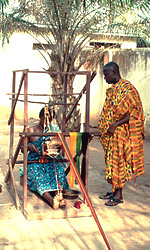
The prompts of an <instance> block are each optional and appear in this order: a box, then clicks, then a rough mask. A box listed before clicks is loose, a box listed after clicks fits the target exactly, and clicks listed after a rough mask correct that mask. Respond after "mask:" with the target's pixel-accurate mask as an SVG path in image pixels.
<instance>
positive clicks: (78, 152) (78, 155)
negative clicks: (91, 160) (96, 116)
mask: <svg viewBox="0 0 150 250" xmlns="http://www.w3.org/2000/svg"><path fill="white" fill-rule="evenodd" d="M81 140H82V133H80V132H77V144H76V155H77V162H76V166H77V169H78V171H79V173H80V148H81ZM75 183H76V184H77V181H75Z"/></svg>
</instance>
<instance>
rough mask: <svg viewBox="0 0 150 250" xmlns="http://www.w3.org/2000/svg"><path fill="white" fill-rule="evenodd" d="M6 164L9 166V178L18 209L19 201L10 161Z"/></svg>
mask: <svg viewBox="0 0 150 250" xmlns="http://www.w3.org/2000/svg"><path fill="white" fill-rule="evenodd" d="M8 164H9V171H10V176H11V180H12V184H13V189H14V194H15V202H16V207H17V209H19V208H20V201H19V197H18V194H17V189H16V185H15V179H14V175H13V170H12V162H11V159H9V160H8Z"/></svg>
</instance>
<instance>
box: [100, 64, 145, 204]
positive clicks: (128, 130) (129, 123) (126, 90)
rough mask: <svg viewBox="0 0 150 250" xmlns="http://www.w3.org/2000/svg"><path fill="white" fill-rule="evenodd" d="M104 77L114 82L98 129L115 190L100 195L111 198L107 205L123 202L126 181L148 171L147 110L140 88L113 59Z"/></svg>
mask: <svg viewBox="0 0 150 250" xmlns="http://www.w3.org/2000/svg"><path fill="white" fill-rule="evenodd" d="M103 74H104V79H105V80H106V82H107V83H108V84H112V86H111V87H110V88H108V89H107V91H106V100H105V102H104V106H103V109H102V112H101V114H100V118H99V123H98V129H99V131H100V132H101V134H102V135H101V138H100V141H101V144H102V146H103V148H104V153H105V164H106V176H105V179H106V180H107V182H108V183H110V184H112V193H107V194H106V195H103V196H100V197H99V198H100V199H109V200H108V201H107V202H106V203H105V205H107V206H116V205H118V204H119V203H123V197H122V189H123V187H124V186H125V181H129V180H132V173H134V181H136V178H137V177H138V176H140V175H142V174H144V156H143V141H144V114H143V108H142V103H141V99H140V96H139V93H138V91H137V90H136V88H135V87H134V86H133V85H132V84H131V83H130V82H129V81H127V80H124V79H122V78H121V76H120V72H119V66H118V65H117V64H116V63H115V62H109V63H107V64H106V65H105V66H104V67H103Z"/></svg>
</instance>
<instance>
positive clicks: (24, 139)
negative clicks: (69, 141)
mask: <svg viewBox="0 0 150 250" xmlns="http://www.w3.org/2000/svg"><path fill="white" fill-rule="evenodd" d="M17 72H22V77H21V80H20V84H19V89H18V92H17V94H16V93H15V92H16V90H15V85H16V73H17ZM29 73H46V74H49V75H50V74H52V73H53V74H62V75H64V93H62V95H64V103H63V105H64V112H63V123H62V131H63V136H69V133H66V132H65V127H66V123H67V121H68V120H69V119H70V117H71V115H72V113H73V111H74V109H75V107H76V105H77V104H78V102H79V100H80V99H81V97H82V94H84V93H85V92H86V107H85V132H89V119H90V116H89V113H90V112H89V111H90V83H91V81H92V80H93V78H94V77H95V75H96V73H95V72H93V74H91V72H90V71H84V72H83V71H80V72H70V73H68V72H63V73H60V72H48V71H47V72H46V71H29V69H25V70H19V71H13V84H12V93H11V94H12V108H11V114H10V117H9V120H8V125H10V151H9V159H8V162H7V163H8V166H9V170H8V173H7V175H6V177H5V182H6V183H8V186H9V187H10V185H11V183H12V185H13V190H14V195H13V197H14V199H15V202H16V207H17V209H19V208H20V201H19V198H18V194H17V190H16V185H15V180H14V175H13V168H14V166H15V164H20V163H21V162H20V161H17V157H18V154H19V151H20V148H21V145H22V143H23V144H24V159H23V161H22V163H23V166H24V184H23V214H24V215H25V214H26V208H27V163H28V162H27V144H28V137H29V136H30V135H32V136H56V135H55V133H46V134H45V133H28V132H27V128H28V74H29ZM68 74H74V75H85V76H86V84H85V86H84V87H83V89H82V90H81V92H80V93H79V94H78V97H77V98H76V100H75V102H74V104H73V107H72V109H71V111H70V112H69V114H68V115H67V116H66V105H67V98H66V94H68V93H67V80H66V79H67V78H66V75H68ZM23 83H24V131H23V132H22V133H19V135H20V140H19V142H18V145H17V148H16V151H15V154H14V155H13V140H14V111H15V107H16V104H17V101H19V99H18V98H19V95H20V91H21V89H22V86H23ZM33 95H34V94H33ZM58 95H59V94H58ZM57 105H59V104H57ZM91 134H93V135H96V134H94V133H91ZM98 136H99V134H98ZM66 151H67V150H66ZM68 158H69V161H70V163H71V164H73V162H72V160H73V159H71V158H70V157H69V156H68ZM74 173H75V176H76V178H77V181H78V184H79V186H80V188H81V191H82V193H83V195H84V197H85V199H86V202H87V203H88V205H89V207H90V210H91V213H92V215H93V217H94V219H95V221H96V223H97V225H98V228H99V230H100V232H101V234H102V236H103V239H104V241H105V243H106V245H107V248H108V249H110V246H109V244H108V241H107V239H106V237H105V234H104V232H103V230H102V228H101V225H100V222H99V220H98V218H97V215H96V213H95V210H94V208H93V206H92V204H91V201H90V199H89V196H88V193H87V191H86V190H87V189H88V147H87V152H86V171H85V176H86V177H85V186H84V185H82V180H81V179H80V176H78V174H77V172H76V169H75V165H74Z"/></svg>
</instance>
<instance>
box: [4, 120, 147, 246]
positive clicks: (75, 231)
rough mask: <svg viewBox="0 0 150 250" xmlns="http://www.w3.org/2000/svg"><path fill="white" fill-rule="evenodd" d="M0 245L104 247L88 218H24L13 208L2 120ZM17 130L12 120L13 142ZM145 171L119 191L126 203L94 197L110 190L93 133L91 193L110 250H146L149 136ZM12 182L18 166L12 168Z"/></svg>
mask: <svg viewBox="0 0 150 250" xmlns="http://www.w3.org/2000/svg"><path fill="white" fill-rule="evenodd" d="M0 122H1V123H0V124H1V125H0V145H1V148H0V183H1V184H2V185H3V192H2V193H1V194H0V196H1V199H0V225H1V226H0V249H2V250H3V249H7V250H12V249H13V250H22V249H23V250H26V249H27V250H30V249H40V250H47V249H52V250H53V249H54V250H55V249H57V250H59V249H60V250H61V249H66V250H67V249H68V250H72V249H77V250H78V249H81V250H84V249H90V250H97V249H100V250H103V249H104V250H105V249H108V247H107V246H106V244H105V242H104V239H103V237H102V234H101V233H100V232H99V230H98V227H97V225H96V222H95V220H94V219H93V217H92V216H88V217H76V218H67V219H51V220H49V219H44V220H33V221H32V220H31V221H28V220H26V219H25V217H24V216H23V214H22V212H21V211H20V210H17V209H16V207H15V204H14V201H13V200H12V198H11V196H10V194H9V192H8V191H7V189H6V185H5V183H4V176H5V175H6V173H7V169H8V167H7V165H6V159H8V155H9V126H8V125H7V121H4V120H1V121H0ZM18 132H22V124H21V123H20V121H17V122H16V123H15V143H14V144H15V145H16V144H17V142H18V138H19V136H18ZM144 155H145V174H144V175H143V176H141V177H139V178H138V179H137V187H136V186H135V185H134V182H133V181H131V182H128V183H127V184H126V187H125V188H124V190H123V197H124V203H123V204H119V205H118V206H116V207H107V206H105V205H104V201H103V200H100V199H99V198H98V197H99V195H101V194H105V193H106V191H111V186H110V185H109V184H107V182H106V181H105V179H104V176H105V165H104V154H103V149H102V147H101V145H100V143H99V139H98V138H97V137H95V138H94V139H93V140H92V141H91V143H90V147H89V188H88V191H89V196H90V199H91V201H92V204H93V206H94V208H95V211H96V213H97V216H98V218H99V221H100V223H101V226H102V228H103V231H104V233H105V235H106V237H107V239H108V242H109V245H110V248H111V249H112V250H128V249H132V250H141V249H142V250H149V249H150V240H149V239H150V156H149V155H150V137H148V136H147V137H146V140H145V142H144ZM14 176H15V180H16V182H18V179H19V167H15V170H14Z"/></svg>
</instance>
